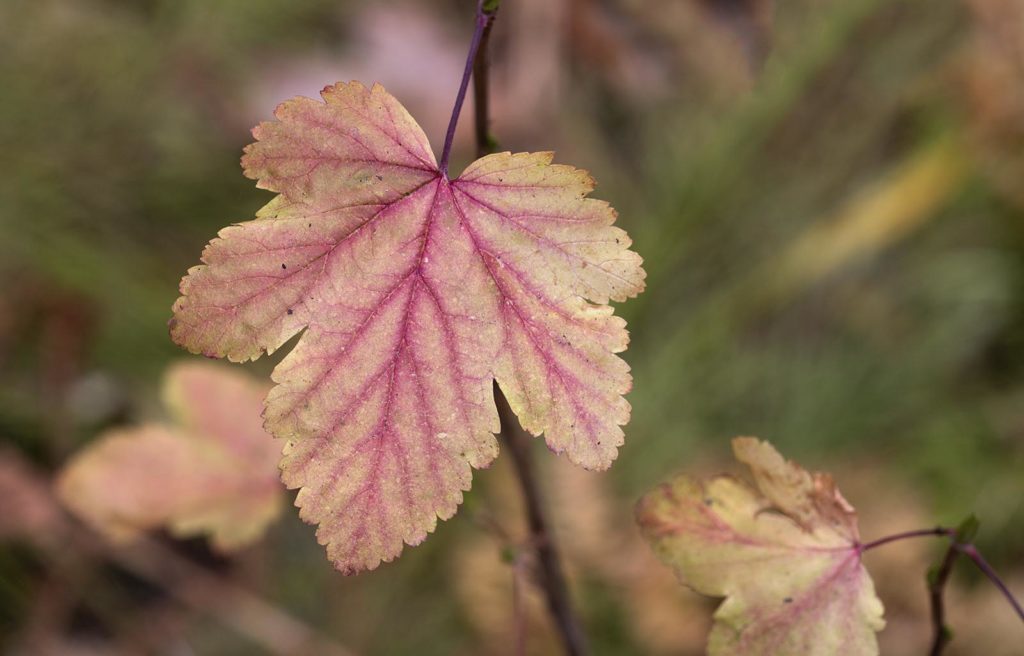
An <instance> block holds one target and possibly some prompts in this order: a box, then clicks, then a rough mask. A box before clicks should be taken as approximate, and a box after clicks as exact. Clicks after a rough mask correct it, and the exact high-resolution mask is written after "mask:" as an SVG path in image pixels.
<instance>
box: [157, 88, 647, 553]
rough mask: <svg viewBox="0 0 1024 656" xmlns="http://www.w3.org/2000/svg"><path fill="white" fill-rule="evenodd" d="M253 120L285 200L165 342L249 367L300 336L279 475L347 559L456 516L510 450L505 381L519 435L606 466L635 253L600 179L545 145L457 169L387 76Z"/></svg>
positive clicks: (201, 282)
mask: <svg viewBox="0 0 1024 656" xmlns="http://www.w3.org/2000/svg"><path fill="white" fill-rule="evenodd" d="M322 96H323V101H322V102H321V101H319V100H314V99H309V98H296V99H293V100H290V101H288V102H286V103H284V104H282V105H281V106H280V107H278V109H277V112H276V117H277V120H276V121H271V122H267V123H263V124H261V125H259V126H258V127H257V128H256V129H255V130H254V135H255V137H256V139H257V141H256V143H254V144H252V145H251V146H249V147H248V148H247V149H246V152H245V155H244V157H243V159H242V164H243V168H244V169H245V173H246V175H247V176H249V177H251V178H253V179H255V180H256V181H257V186H259V187H260V188H263V189H268V190H270V191H273V192H276V193H277V194H278V195H277V196H276V197H275V198H274V199H273V200H271V202H270V203H269V204H268V205H267V206H266V207H264V208H263V209H262V210H260V212H259V213H258V214H257V217H256V220H254V221H249V222H246V223H242V224H238V225H234V226H231V227H228V228H226V229H224V230H222V231H221V233H220V235H219V237H218V238H217V239H215V240H213V241H212V242H211V243H210V244H209V246H207V248H206V250H205V252H204V253H203V265H201V266H198V267H195V268H193V269H191V270H190V271H189V275H188V276H186V277H185V279H184V280H183V281H182V285H181V292H182V296H181V298H180V299H179V300H178V302H177V303H176V304H175V307H174V319H173V320H172V326H171V334H172V337H173V338H174V340H175V341H176V342H177V343H179V344H181V345H182V346H184V347H186V348H188V349H189V350H191V351H193V352H195V353H202V354H204V355H207V356H213V357H226V358H229V359H231V360H235V361H243V360H250V359H255V358H257V357H259V356H260V355H261V354H263V353H272V352H273V351H275V350H276V349H278V348H280V347H281V346H282V345H283V344H284V343H285V342H286V341H288V340H289V339H291V338H292V337H294V336H295V335H296V334H298V333H300V332H301V333H302V335H301V337H300V338H299V340H298V343H297V345H296V346H295V348H294V349H293V350H292V351H291V352H290V353H289V354H288V356H287V357H285V358H284V360H283V361H282V362H281V363H280V364H279V365H278V366H277V368H276V369H275V370H274V372H273V380H274V381H275V382H276V383H277V386H276V387H274V389H273V390H272V391H271V393H270V395H269V397H268V399H267V405H266V413H265V416H266V426H267V428H268V430H270V431H271V432H272V433H273V434H274V435H276V436H277V437H280V438H283V439H285V440H287V443H286V446H285V449H284V459H283V462H282V469H283V478H284V480H285V482H286V483H287V484H288V486H289V487H292V488H299V489H300V492H299V494H298V497H297V502H296V503H297V504H298V505H299V506H300V508H301V516H302V517H303V518H304V519H305V520H306V521H309V522H311V523H316V524H318V525H319V529H318V533H317V534H318V538H319V540H320V542H321V543H323V544H324V545H326V547H327V552H328V556H329V558H330V559H331V560H332V561H333V562H334V563H335V565H336V566H337V567H338V569H340V570H341V571H343V572H346V573H354V572H358V571H361V570H365V569H373V568H374V567H376V566H377V565H378V564H379V563H380V562H381V561H388V560H391V559H393V558H395V557H396V556H397V555H398V554H399V553H400V551H401V550H402V548H403V544H418V543H419V542H421V541H422V540H423V539H424V538H425V537H426V535H427V534H428V533H429V532H431V531H432V530H434V528H435V526H436V523H437V518H442V519H446V518H448V517H451V516H452V515H453V514H454V513H455V510H456V507H457V506H458V504H459V503H460V502H461V500H462V495H463V492H464V491H466V490H468V489H469V486H470V480H471V472H472V468H473V467H484V466H487V465H488V464H489V463H490V462H491V461H492V460H493V459H494V457H495V456H496V454H497V449H498V447H497V442H496V440H495V437H494V434H495V433H496V432H498V430H499V423H498V417H497V412H496V409H495V405H494V398H493V389H492V384H493V383H492V381H494V380H497V382H498V384H499V385H500V386H501V388H502V390H503V391H504V393H505V395H506V396H507V398H508V400H509V403H510V405H511V407H512V409H513V410H514V411H515V412H516V414H517V415H518V417H519V419H520V422H521V423H522V424H523V426H524V427H525V428H526V429H527V430H529V431H530V432H532V433H534V434H535V435H539V434H541V433H544V435H545V438H546V440H547V443H548V445H549V446H550V447H551V448H552V449H553V450H554V451H556V452H559V453H565V454H566V455H567V456H568V457H569V459H570V460H572V461H573V462H575V463H578V464H580V465H583V466H585V467H588V468H591V469H604V468H607V467H608V466H609V465H610V464H611V461H612V460H613V459H614V457H615V454H616V451H617V448H618V447H619V446H620V445H621V444H622V440H623V434H622V430H621V428H620V426H621V425H623V424H625V423H626V422H627V421H628V419H629V405H628V403H627V402H626V401H625V399H624V398H623V396H622V395H623V394H625V393H626V392H627V391H628V390H629V388H630V386H631V379H630V375H629V369H628V367H627V365H626V364H625V363H624V362H623V361H622V360H621V359H620V358H619V357H617V356H616V355H615V353H618V352H620V351H622V350H624V349H625V348H626V344H627V342H628V335H627V333H626V328H625V322H624V321H622V319H620V318H618V317H615V316H613V314H612V309H611V307H609V306H608V305H607V303H608V302H609V301H610V300H615V301H623V300H625V299H626V298H628V297H630V296H634V295H636V294H637V293H639V292H640V291H641V290H642V288H643V277H644V273H643V270H642V268H641V267H640V263H641V260H640V257H639V256H638V255H637V254H636V253H634V252H632V251H630V250H629V246H630V241H629V239H628V237H627V236H626V233H625V232H623V231H622V230H620V229H619V228H616V227H614V226H613V225H612V223H613V222H614V220H615V212H614V210H612V208H611V207H610V206H609V205H608V204H607V203H604V202H602V201H598V200H593V199H589V198H587V195H588V194H589V193H590V191H591V190H592V189H593V185H594V183H593V180H592V179H591V178H590V176H589V175H588V174H587V173H586V172H584V171H581V170H578V169H575V168H572V167H570V166H564V165H558V164H552V158H553V155H552V154H551V153H531V154H515V155H513V154H510V153H501V154H496V155H490V156H487V157H484V158H482V159H479V160H477V161H476V162H474V163H473V164H471V165H470V166H469V167H468V168H467V169H466V170H465V171H464V172H463V174H462V175H461V176H459V177H458V178H457V179H456V180H453V181H452V180H449V179H448V178H447V176H446V175H444V174H442V173H441V172H440V170H439V169H438V166H437V163H436V161H435V159H434V156H433V154H432V152H431V150H430V145H429V143H428V141H427V138H426V137H425V135H424V134H423V132H422V130H421V129H420V128H419V126H418V125H417V124H416V123H415V121H414V120H413V119H412V117H411V116H410V115H409V114H408V112H406V110H405V108H403V107H402V106H401V105H400V104H399V103H398V101H397V100H395V99H394V98H393V97H392V96H391V95H390V94H388V93H387V92H386V91H385V90H384V89H383V88H382V87H381V86H379V85H375V86H374V87H373V88H369V89H368V88H366V87H364V86H363V85H362V84H360V83H358V82H353V83H348V84H345V83H339V84H337V85H335V86H331V87H327V88H326V89H324V91H323V92H322Z"/></svg>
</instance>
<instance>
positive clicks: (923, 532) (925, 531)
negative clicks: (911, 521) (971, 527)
mask: <svg viewBox="0 0 1024 656" xmlns="http://www.w3.org/2000/svg"><path fill="white" fill-rule="evenodd" d="M954 533H956V531H955V530H954V529H951V528H944V527H942V526H936V527H935V528H922V529H918V530H916V531H905V532H903V533H895V534H893V535H887V536H885V537H883V538H879V539H877V540H872V541H871V542H867V543H865V544H861V545H858V547H857V550H858V551H860V552H861V553H864V552H865V551H869V550H871V549H874V548H875V547H880V546H882V545H883V544H889V543H890V542H897V541H899V540H906V539H908V538H925V537H942V536H947V535H953V534H954Z"/></svg>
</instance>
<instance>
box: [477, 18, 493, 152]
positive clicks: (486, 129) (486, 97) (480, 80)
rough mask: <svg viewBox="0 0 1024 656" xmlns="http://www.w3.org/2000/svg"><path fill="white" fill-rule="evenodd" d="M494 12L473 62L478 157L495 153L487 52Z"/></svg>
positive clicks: (488, 21)
mask: <svg viewBox="0 0 1024 656" xmlns="http://www.w3.org/2000/svg"><path fill="white" fill-rule="evenodd" d="M495 12H497V9H495V10H494V12H492V13H490V14H488V15H487V16H488V19H487V24H486V25H485V26H484V32H483V35H482V36H481V37H480V50H479V51H478V52H477V56H476V61H474V62H473V110H474V112H473V113H474V118H475V119H476V120H475V121H474V129H475V132H476V156H477V158H480V157H483V156H484V155H490V154H491V153H493V152H494V139H493V138H492V137H491V122H490V117H491V113H490V106H491V105H490V93H489V88H490V84H489V82H490V78H489V71H490V56H489V55H488V51H487V44H488V43H490V40H491V28H492V27H493V26H494V15H495Z"/></svg>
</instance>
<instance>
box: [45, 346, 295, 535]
mask: <svg viewBox="0 0 1024 656" xmlns="http://www.w3.org/2000/svg"><path fill="white" fill-rule="evenodd" d="M264 392H265V390H264V389H263V388H262V387H261V386H259V385H257V384H255V383H254V382H252V381H251V380H250V379H249V378H248V377H247V376H245V375H243V374H239V373H235V372H232V371H229V370H226V369H225V368H223V367H221V366H218V365H213V364H210V363H188V364H180V365H176V366H174V367H172V368H171V369H170V370H169V371H168V373H167V376H166V380H165V384H164V400H165V403H166V405H167V406H168V407H169V408H170V409H171V410H172V411H173V412H174V414H175V415H176V418H177V420H178V425H177V426H167V425H161V424H146V425H143V426H140V427H138V428H131V429H126V430H116V431H111V432H109V433H106V434H105V435H103V436H101V437H100V438H99V439H98V440H97V441H96V442H94V443H92V444H90V445H89V446H88V447H86V448H85V449H83V450H82V451H81V452H80V453H78V454H77V455H75V456H74V457H73V458H72V460H71V461H70V462H69V463H68V464H67V465H66V466H65V468H64V470H63V471H62V472H61V474H60V476H59V479H58V481H57V491H58V495H59V497H60V499H61V501H62V502H63V503H64V504H65V505H66V506H67V507H68V508H69V509H70V510H71V511H72V512H74V513H75V514H76V515H78V516H79V517H81V518H82V519H83V520H84V521H86V522H88V523H89V524H91V525H92V526H93V527H94V528H96V529H97V530H99V531H101V532H102V533H105V534H106V535H107V536H108V537H110V538H111V539H114V540H130V539H131V538H133V537H134V536H136V535H137V534H138V533H139V532H140V531H143V530H148V529H153V528H157V527H167V528H169V529H170V530H171V531H172V532H174V533H176V534H178V535H182V536H187V535H195V534H201V533H205V534H208V535H210V537H211V539H212V541H213V545H214V546H215V547H217V548H218V549H221V550H225V551H228V550H233V549H237V548H240V547H242V546H245V545H247V544H249V543H251V542H254V541H255V540H258V539H259V538H260V537H261V536H262V535H263V532H264V531H265V530H266V528H267V526H268V525H269V524H270V523H271V522H272V521H273V520H274V519H275V518H276V517H277V516H278V514H279V513H280V511H281V507H282V500H283V494H282V492H283V490H282V487H281V484H280V481H279V480H278V472H277V460H278V457H279V449H278V446H277V445H276V443H275V442H274V440H273V439H271V437H270V436H269V435H267V434H266V432H264V430H263V429H262V427H261V426H260V408H261V407H262V401H263V395H264Z"/></svg>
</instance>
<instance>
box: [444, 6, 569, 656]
mask: <svg viewBox="0 0 1024 656" xmlns="http://www.w3.org/2000/svg"><path fill="white" fill-rule="evenodd" d="M498 4H499V2H497V1H495V0H486V1H485V0H478V2H477V31H476V32H475V33H474V35H473V39H474V41H473V45H471V46H470V61H468V62H467V63H466V70H467V73H468V72H469V71H470V70H472V74H473V99H474V103H473V106H474V118H475V122H476V126H475V128H476V129H475V133H476V155H477V157H483V156H484V155H488V154H490V153H491V152H493V149H494V139H493V138H492V137H491V134H490V128H489V119H490V115H489V107H490V103H489V101H488V92H489V88H488V82H489V75H488V71H489V61H488V57H487V44H488V42H489V41H490V36H491V27H492V25H493V24H494V16H495V14H496V13H497V11H498ZM465 89H466V79H465V77H464V78H463V80H462V87H461V89H460V91H459V98H458V99H457V100H456V101H455V106H456V110H455V112H456V114H457V113H458V110H459V108H460V107H461V105H462V100H463V96H464V95H465ZM454 125H455V116H453V118H452V123H451V125H450V126H449V128H448V132H449V134H448V139H447V140H446V142H445V151H444V154H443V155H442V165H441V170H442V171H444V172H445V174H447V171H448V169H447V164H448V152H449V150H450V147H451V144H450V141H451V138H452V135H453V134H454V131H455V128H454ZM494 397H495V401H496V402H497V405H498V416H499V417H500V418H501V435H502V437H503V438H504V440H505V443H506V444H507V445H508V449H509V451H510V452H511V454H512V461H513V463H514V464H515V470H516V477H517V478H518V479H519V486H520V488H521V489H522V491H523V500H524V502H525V504H526V517H527V523H528V524H529V528H530V540H529V543H530V545H532V546H533V548H534V549H535V550H536V552H537V563H538V565H539V568H540V571H539V583H540V587H541V589H542V590H543V592H544V596H545V598H546V600H547V606H548V611H549V612H550V613H551V617H552V619H553V620H554V623H555V627H556V629H557V630H558V633H559V636H560V637H561V639H562V644H563V646H564V647H565V652H566V653H567V654H569V655H570V656H583V655H585V654H587V653H588V650H587V643H586V637H585V636H584V634H583V630H582V629H581V624H580V621H579V619H578V618H577V617H576V611H575V609H574V608H573V606H572V601H571V599H570V598H569V588H568V586H567V585H566V583H565V575H564V574H563V573H562V564H561V558H560V556H559V554H558V546H557V543H556V542H555V538H554V535H552V533H551V530H550V529H549V528H548V522H547V518H546V517H545V514H544V502H543V500H542V498H541V494H540V487H539V486H538V485H537V479H536V476H535V472H534V466H533V455H532V452H531V447H532V445H533V443H532V438H531V437H530V435H528V434H527V433H526V431H524V430H523V429H522V427H521V426H520V425H519V420H518V419H517V418H516V416H515V413H513V412H512V408H511V407H509V404H508V399H506V398H505V395H504V394H502V392H501V389H499V388H498V385H497V383H495V385H494ZM517 567H518V565H517ZM515 603H516V604H517V606H518V603H521V600H519V599H518V598H517V599H516V600H515ZM516 612H517V615H518V613H519V612H521V611H520V610H518V609H517V611H516ZM519 621H521V619H520V620H519ZM522 637H523V636H519V640H520V642H519V644H518V645H517V647H518V649H519V650H520V652H521V651H522V650H523V649H525V644H523V643H522V642H521V640H522Z"/></svg>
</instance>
